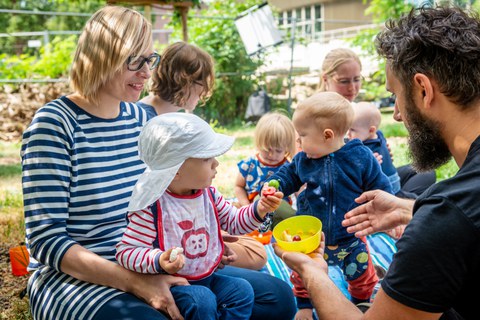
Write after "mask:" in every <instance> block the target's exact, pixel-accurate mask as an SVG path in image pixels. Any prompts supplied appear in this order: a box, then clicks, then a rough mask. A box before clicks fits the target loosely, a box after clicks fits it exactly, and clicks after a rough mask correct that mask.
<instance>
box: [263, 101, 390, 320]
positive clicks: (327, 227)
mask: <svg viewBox="0 0 480 320" xmlns="http://www.w3.org/2000/svg"><path fill="white" fill-rule="evenodd" d="M353 117H354V111H353V108H352V106H351V104H350V102H349V101H348V100H347V99H345V98H344V97H343V96H341V95H339V94H338V93H335V92H319V93H316V94H314V95H312V96H311V97H309V98H307V99H305V100H304V101H302V102H301V103H299V104H298V106H297V108H296V110H295V113H294V114H293V120H292V121H293V125H294V127H295V130H296V131H297V133H298V142H299V144H300V147H301V151H300V152H298V153H297V154H296V155H295V157H294V158H293V159H292V161H291V162H290V163H289V164H286V165H284V166H282V168H280V170H278V171H277V173H275V174H274V175H273V176H272V177H271V179H276V180H279V182H280V188H279V190H281V191H282V192H283V193H284V194H285V195H289V194H292V193H293V192H296V191H297V190H298V189H299V188H300V187H302V186H303V185H304V184H306V188H305V190H304V191H302V192H301V193H300V194H299V195H298V198H297V215H311V216H315V217H317V218H319V219H320V220H321V221H322V224H323V226H324V227H323V232H324V234H325V245H326V246H325V260H327V262H328V264H329V265H338V266H339V267H340V268H341V269H342V271H343V274H344V276H345V278H346V280H347V282H348V291H349V292H350V296H351V300H352V301H353V302H355V303H356V304H358V303H361V302H368V301H369V300H370V297H371V295H372V293H373V290H374V287H375V284H376V283H377V282H378V277H377V275H376V274H375V270H374V266H373V263H372V259H371V257H370V254H369V250H368V245H367V243H366V239H365V237H363V238H361V239H358V238H355V236H354V235H353V234H350V233H348V232H347V230H346V228H345V227H343V226H342V221H343V217H344V214H345V213H346V212H348V211H349V210H351V209H352V208H354V207H356V206H358V204H357V203H356V202H355V199H356V198H358V197H359V196H360V195H361V194H362V193H363V192H364V191H367V190H374V189H381V190H385V191H387V192H390V193H391V185H390V182H389V180H388V178H387V176H385V174H384V173H383V172H382V170H381V168H380V165H379V164H378V162H377V160H376V159H375V157H374V156H373V153H372V152H371V151H370V150H369V149H368V148H367V147H365V146H364V145H363V144H362V143H361V142H360V141H359V140H358V139H353V140H350V141H348V142H347V143H345V141H344V137H345V135H346V134H347V131H348V129H349V128H350V127H351V124H352V121H353ZM291 280H292V283H293V285H294V295H295V296H296V298H297V307H298V309H299V310H298V312H297V315H296V317H295V319H312V318H313V306H312V304H311V302H310V298H309V296H308V294H307V291H306V290H305V288H304V286H303V283H302V279H300V278H299V276H298V274H296V273H292V275H291Z"/></svg>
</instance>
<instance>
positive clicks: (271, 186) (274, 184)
mask: <svg viewBox="0 0 480 320" xmlns="http://www.w3.org/2000/svg"><path fill="white" fill-rule="evenodd" d="M279 187H280V182H279V181H278V180H270V181H269V182H268V184H267V185H266V186H264V187H263V190H262V195H263V196H265V197H266V196H273V195H274V194H275V192H277V190H278V188H279Z"/></svg>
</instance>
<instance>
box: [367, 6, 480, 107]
mask: <svg viewBox="0 0 480 320" xmlns="http://www.w3.org/2000/svg"><path fill="white" fill-rule="evenodd" d="M375 45H376V48H377V51H378V53H379V54H380V55H381V56H384V57H385V58H386V59H387V63H388V65H389V67H390V68H391V70H392V71H393V72H394V74H395V76H396V77H397V78H398V79H399V80H400V81H401V82H402V84H403V86H404V87H405V89H406V90H407V92H411V89H412V85H413V76H414V75H415V74H416V73H423V74H425V75H426V76H428V77H430V78H432V79H433V80H434V81H435V82H436V83H437V84H438V85H439V87H440V90H441V92H442V93H443V94H444V95H445V96H447V97H448V98H449V99H450V100H451V101H452V102H454V103H457V104H458V105H459V106H460V107H462V108H465V109H467V108H468V107H469V106H471V105H472V104H473V103H474V102H476V101H478V99H479V98H480V21H479V19H478V14H476V13H474V12H471V13H467V12H465V11H462V10H461V9H459V8H448V7H436V8H431V7H430V8H429V7H421V8H417V9H413V10H412V11H410V13H408V14H407V15H404V16H402V17H401V18H400V19H399V20H390V21H388V22H387V23H386V29H385V30H383V31H382V32H380V33H379V34H378V35H377V37H376V39H375Z"/></svg>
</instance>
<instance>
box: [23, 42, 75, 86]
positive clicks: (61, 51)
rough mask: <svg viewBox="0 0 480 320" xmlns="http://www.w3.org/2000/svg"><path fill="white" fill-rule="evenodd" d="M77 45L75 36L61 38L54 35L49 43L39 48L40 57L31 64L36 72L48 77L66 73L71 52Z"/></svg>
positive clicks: (60, 75) (56, 76)
mask: <svg viewBox="0 0 480 320" xmlns="http://www.w3.org/2000/svg"><path fill="white" fill-rule="evenodd" d="M76 45H77V36H75V35H72V36H69V37H68V38H65V39H62V38H60V37H55V39H53V41H52V42H51V43H49V44H48V45H47V46H46V47H42V48H41V50H40V53H41V54H40V59H39V60H38V61H37V62H36V63H35V64H34V65H33V70H34V72H35V73H36V74H38V75H40V76H44V77H49V78H60V77H65V76H67V75H68V72H69V70H70V65H71V63H72V60H73V54H74V52H75V49H76Z"/></svg>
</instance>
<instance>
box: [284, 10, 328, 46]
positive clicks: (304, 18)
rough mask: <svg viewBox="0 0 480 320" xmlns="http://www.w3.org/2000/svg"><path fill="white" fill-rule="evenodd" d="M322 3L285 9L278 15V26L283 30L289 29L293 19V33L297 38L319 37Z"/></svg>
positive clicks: (311, 38) (309, 38) (313, 38)
mask: <svg viewBox="0 0 480 320" xmlns="http://www.w3.org/2000/svg"><path fill="white" fill-rule="evenodd" d="M321 18H322V5H320V4H317V5H308V6H305V7H301V8H296V9H293V10H286V11H284V12H281V13H280V15H279V23H278V26H279V27H280V28H281V29H284V30H290V31H291V29H292V27H293V19H295V35H296V37H298V38H304V39H306V40H315V39H319V38H320V34H321V31H322V22H321Z"/></svg>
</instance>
